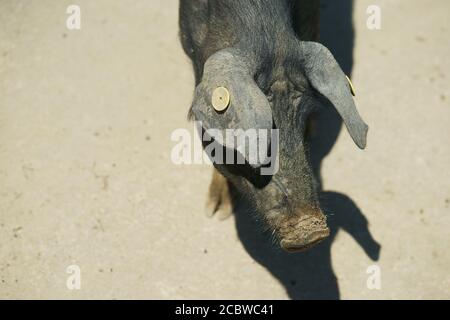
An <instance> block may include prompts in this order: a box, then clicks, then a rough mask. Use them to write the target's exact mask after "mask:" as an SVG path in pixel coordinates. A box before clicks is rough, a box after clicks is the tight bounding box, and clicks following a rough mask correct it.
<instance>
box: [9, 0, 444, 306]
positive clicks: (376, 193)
mask: <svg viewBox="0 0 450 320" xmlns="http://www.w3.org/2000/svg"><path fill="white" fill-rule="evenodd" d="M72 3H74V4H77V5H79V6H80V8H81V23H82V24H81V29H80V30H68V29H67V28H66V19H67V17H68V15H67V14H66V9H67V6H68V5H70V4H72ZM339 3H340V4H339V6H338V5H336V4H335V3H332V1H329V2H328V3H324V4H322V7H323V19H324V20H323V22H322V24H323V27H324V29H323V31H322V33H323V34H324V36H323V37H322V39H323V42H324V43H325V44H327V45H328V46H329V47H330V49H331V50H332V51H333V52H334V53H335V55H336V56H337V57H338V60H340V62H341V63H342V65H343V68H344V69H345V70H346V71H347V72H348V73H351V77H352V80H353V83H354V85H355V87H356V90H357V96H356V103H357V106H358V109H359V111H360V113H361V115H362V116H363V118H364V119H365V120H366V122H367V123H368V124H369V126H370V130H369V137H368V148H367V149H366V150H364V151H360V150H359V149H357V148H356V147H355V146H354V144H353V142H352V141H351V139H350V137H349V135H348V134H347V132H346V131H345V130H344V129H343V130H341V132H340V133H339V135H338V136H337V139H336V141H335V143H334V146H333V147H332V149H331V151H330V153H329V154H328V155H327V156H326V157H325V158H324V160H323V163H322V176H323V187H324V190H325V192H324V194H325V195H326V196H328V197H329V198H330V199H331V200H330V202H331V203H330V208H331V209H332V211H333V209H334V214H331V215H330V217H329V221H330V224H331V225H332V237H331V238H330V239H328V240H327V241H325V242H324V243H322V244H320V245H319V246H317V247H316V248H314V249H312V250H311V251H309V252H307V253H303V254H302V253H299V254H286V253H284V252H282V251H281V250H280V249H278V248H277V246H276V245H272V244H271V243H270V239H269V240H267V238H268V237H267V235H264V234H262V233H261V232H260V231H261V230H260V229H261V227H260V226H259V225H258V223H256V222H255V221H254V220H252V219H250V218H249V217H247V216H245V215H244V216H236V215H234V216H232V217H230V218H229V219H227V220H224V221H219V219H217V218H212V219H209V218H207V217H205V214H204V203H205V200H206V193H207V188H208V183H209V180H210V176H211V167H209V166H207V165H190V166H188V165H184V166H183V165H182V166H178V165H175V164H174V163H173V162H172V161H171V158H170V154H171V150H172V148H173V146H174V144H175V143H174V142H173V141H171V139H170V137H171V133H172V132H173V131H174V130H176V129H178V128H187V129H189V130H190V131H191V132H192V133H193V128H192V124H190V123H189V122H188V121H187V120H186V113H187V110H188V107H189V105H190V102H191V99H192V96H193V88H194V79H193V72H192V69H191V65H190V61H189V60H188V58H187V57H186V56H185V55H184V53H183V51H182V49H181V46H180V44H179V40H178V3H177V1H174V0H170V1H162V0H152V1H146V0H123V1H110V0H95V1H89V0H76V1H70V2H69V1H56V0H41V1H32V0H2V1H0V243H1V246H0V298H19V299H25V298H37V299H47V298H61V299H80V298H99V299H131V298H137V299H184V298H191V299H200V298H211V299H218V298H223V299H253V298H261V299H271V298H274V299H289V298H294V299H297V298H299V299H302V298H333V299H336V298H341V299H358V298H360V299H381V298H387V299H400V298H412V299H421V298H427V299H436V298H437V299H441V298H447V299H449V298H450V275H449V270H450V253H449V243H450V233H449V230H450V145H449V139H450V87H449V77H450V76H449V74H450V65H449V56H450V47H449V33H450V27H449V24H448V13H449V12H450V2H449V1H445V0H435V1H432V2H431V1H422V0H414V1H412V0H396V1H387V0H384V1H381V0H371V1H368V0H361V1H355V3H354V4H353V5H352V3H351V2H350V1H342V2H341V1H339ZM371 4H375V5H378V6H379V7H380V8H381V10H382V11H381V12H382V24H381V30H369V29H368V28H367V26H366V20H367V17H368V15H367V13H366V9H367V7H368V6H369V5H371ZM352 21H353V31H352ZM69 266H78V267H79V271H80V272H81V287H80V289H79V290H77V289H75V290H71V289H69V288H68V287H67V279H68V277H70V276H71V275H70V274H69V273H67V271H68V270H67V268H68V267H69ZM69 271H70V270H69ZM367 272H369V274H368V273H367ZM373 272H375V273H376V272H379V274H380V276H381V278H380V279H381V287H380V288H379V290H378V289H370V288H369V287H370V286H369V287H368V286H367V281H368V279H369V277H370V276H371V275H373V274H374V273H373ZM369 280H370V279H369ZM369 282H370V281H369Z"/></svg>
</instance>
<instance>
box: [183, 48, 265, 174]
mask: <svg viewBox="0 0 450 320" xmlns="http://www.w3.org/2000/svg"><path fill="white" fill-rule="evenodd" d="M253 69H254V68H253V65H252V62H251V60H250V59H248V58H247V57H246V56H245V55H244V54H242V53H241V52H240V51H239V50H237V49H234V48H227V49H223V50H220V51H218V52H216V53H215V54H213V55H212V56H211V57H209V58H208V60H207V61H206V63H205V65H204V68H203V76H202V80H201V82H200V84H199V85H198V86H197V88H196V90H195V96H194V102H193V105H192V109H191V113H192V114H193V115H194V118H195V120H197V121H201V122H202V127H203V129H205V130H208V129H219V130H221V131H222V135H223V137H224V139H223V140H222V141H217V142H219V143H220V144H222V145H223V146H224V147H226V148H232V149H235V150H236V151H238V152H239V153H240V154H241V155H242V156H244V158H245V159H246V160H247V162H248V163H249V164H250V165H252V166H253V167H255V168H257V167H260V166H261V165H262V164H263V163H261V162H260V160H261V161H262V162H264V161H265V159H259V157H258V155H257V154H255V152H254V151H256V152H257V150H253V149H255V148H249V147H248V145H247V146H245V145H244V144H245V140H242V139H236V140H237V141H233V142H231V141H227V139H225V136H226V135H225V130H226V129H235V130H238V129H242V130H244V131H246V130H248V129H254V130H255V131H256V132H260V131H259V129H267V130H270V129H272V111H271V108H270V105H269V102H268V100H267V98H266V96H265V95H264V93H263V92H262V91H261V90H260V89H259V88H258V86H257V85H256V83H255V81H254V74H253V71H252V70H253ZM242 130H239V131H240V132H241V133H242ZM236 132H238V131H236ZM259 138H260V137H258V135H256V138H254V141H248V140H247V143H249V144H252V145H254V144H255V143H257V144H256V145H257V146H259ZM250 140H251V139H250ZM261 141H264V143H270V142H269V141H267V139H266V138H265V139H264V140H261ZM240 142H244V144H242V143H240ZM251 152H253V154H251ZM255 159H259V160H255Z"/></svg>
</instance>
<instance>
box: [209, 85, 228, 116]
mask: <svg viewBox="0 0 450 320" xmlns="http://www.w3.org/2000/svg"><path fill="white" fill-rule="evenodd" d="M229 104H230V93H229V92H228V90H227V88H225V87H218V88H216V89H215V90H214V92H213V94H212V105H213V108H214V109H215V110H216V111H223V110H225V109H226V108H228V105H229Z"/></svg>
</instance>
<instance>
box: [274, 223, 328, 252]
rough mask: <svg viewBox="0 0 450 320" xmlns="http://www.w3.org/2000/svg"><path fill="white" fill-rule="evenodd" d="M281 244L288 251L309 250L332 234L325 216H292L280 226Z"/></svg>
mask: <svg viewBox="0 0 450 320" xmlns="http://www.w3.org/2000/svg"><path fill="white" fill-rule="evenodd" d="M279 235H280V238H281V241H280V246H281V248H283V249H284V250H285V251H287V252H302V251H305V250H308V249H310V248H312V247H313V246H315V245H316V244H318V243H320V242H321V241H322V240H324V239H326V238H327V237H328V236H329V235H330V229H329V228H328V226H327V223H326V218H325V216H310V217H306V218H303V219H298V218H297V219H295V217H291V218H289V219H287V220H286V221H284V222H283V223H282V225H281V226H280V228H279Z"/></svg>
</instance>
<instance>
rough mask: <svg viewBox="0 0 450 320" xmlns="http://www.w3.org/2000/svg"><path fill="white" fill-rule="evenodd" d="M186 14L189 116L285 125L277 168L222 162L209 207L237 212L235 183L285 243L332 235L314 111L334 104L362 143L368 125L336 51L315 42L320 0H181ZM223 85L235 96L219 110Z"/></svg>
mask: <svg viewBox="0 0 450 320" xmlns="http://www.w3.org/2000/svg"><path fill="white" fill-rule="evenodd" d="M179 13H180V30H181V31H180V37H181V43H182V46H183V49H184V51H185V52H186V54H187V55H188V56H189V57H190V58H191V59H192V61H193V65H194V72H195V80H196V90H195V95H194V101H193V103H192V107H191V109H190V112H189V114H190V117H191V118H194V119H196V120H201V121H202V126H203V128H202V129H203V130H204V131H206V130H209V129H211V128H218V129H221V130H223V129H244V130H247V129H251V128H254V129H273V128H276V129H278V130H279V141H278V142H277V144H278V147H277V157H278V162H279V170H278V171H277V172H276V173H275V174H273V175H268V176H264V175H261V168H262V167H263V165H264V164H262V163H259V164H258V163H257V164H256V165H250V164H249V163H244V164H215V171H214V174H213V181H212V183H211V186H210V195H209V200H208V204H207V209H208V212H209V214H210V215H213V214H214V213H215V212H221V214H222V215H227V214H229V213H231V211H232V208H231V202H230V192H232V191H233V193H238V194H240V195H243V196H245V197H246V198H247V199H248V200H250V202H251V203H252V204H253V206H254V209H255V212H257V213H258V214H260V215H261V217H263V218H264V220H265V221H266V222H267V225H268V226H270V227H271V228H272V229H273V230H274V234H275V235H276V236H277V238H278V239H279V240H280V245H281V247H282V248H283V249H285V250H287V251H301V250H305V249H307V248H310V247H311V246H313V245H314V244H316V243H318V242H320V241H321V240H323V239H325V238H326V237H327V236H328V235H329V228H328V226H327V224H326V217H325V215H324V214H323V212H322V210H321V208H320V205H319V201H318V191H317V186H316V182H315V179H314V176H313V173H312V169H311V164H310V160H309V158H308V146H307V139H306V132H307V127H308V126H307V125H308V119H309V115H310V114H311V113H312V112H313V111H314V110H316V109H317V108H319V107H320V106H321V105H325V104H329V103H331V104H332V105H333V106H334V107H335V108H336V110H337V111H338V112H339V114H340V115H341V117H342V119H343V121H344V123H345V125H346V127H347V130H348V132H349V133H350V136H351V137H352V139H353V140H354V142H355V143H356V145H357V146H358V147H360V148H361V149H363V148H365V145H366V135H367V130H368V126H367V125H366V124H365V123H364V121H363V120H362V119H361V117H360V116H359V114H358V111H357V110H356V107H355V104H354V101H353V97H352V93H351V90H350V87H349V83H348V82H347V78H346V76H345V74H344V73H343V71H342V70H341V68H340V67H339V65H338V63H337V62H336V60H335V59H334V58H333V55H332V54H331V53H330V52H329V50H328V49H327V48H325V47H324V46H322V45H321V44H319V43H317V42H311V41H310V40H316V39H317V34H318V1H311V0H306V1H305V0H300V1H293V0H277V1H274V0H180V12H179ZM218 87H225V88H227V90H228V91H229V96H230V102H229V106H228V107H227V109H226V110H224V111H220V112H219V111H217V110H215V109H214V108H213V107H212V105H211V104H212V102H211V99H212V95H213V91H214V90H215V89H216V88H218ZM270 143H275V141H270ZM223 147H224V148H227V147H229V146H228V145H226V144H225V143H224V145H223ZM243 156H244V157H245V158H246V159H248V157H249V154H245V153H244V154H243ZM230 188H232V189H233V190H231V189H230Z"/></svg>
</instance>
